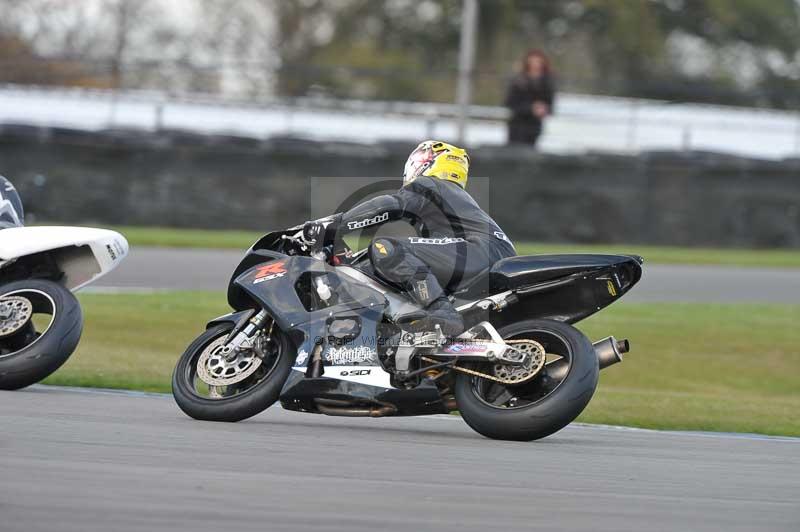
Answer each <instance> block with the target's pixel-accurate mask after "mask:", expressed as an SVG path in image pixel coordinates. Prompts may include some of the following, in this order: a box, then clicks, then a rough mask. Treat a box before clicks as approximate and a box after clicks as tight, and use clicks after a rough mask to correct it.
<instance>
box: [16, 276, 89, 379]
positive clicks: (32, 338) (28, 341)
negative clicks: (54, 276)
mask: <svg viewBox="0 0 800 532" xmlns="http://www.w3.org/2000/svg"><path fill="white" fill-rule="evenodd" d="M0 307H2V309H0V314H2V315H0V390H18V389H20V388H24V387H26V386H30V385H31V384H35V383H37V382H39V381H41V380H43V379H44V378H45V377H47V376H49V375H50V374H51V373H53V372H54V371H56V370H57V369H58V368H60V367H61V365H62V364H64V362H66V361H67V359H68V358H69V357H70V355H72V353H73V351H75V348H76V347H77V346H78V342H79V341H80V339H81V332H82V330H83V314H82V312H81V307H80V304H79V303H78V300H77V299H76V298H75V296H74V295H73V294H72V292H70V291H69V290H68V289H67V288H65V287H64V286H62V285H60V284H58V283H56V282H53V281H48V280H45V279H27V280H23V281H13V282H10V283H7V284H5V285H2V286H0ZM40 317H41V318H40Z"/></svg>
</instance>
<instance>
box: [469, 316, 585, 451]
mask: <svg viewBox="0 0 800 532" xmlns="http://www.w3.org/2000/svg"><path fill="white" fill-rule="evenodd" d="M498 332H499V333H500V335H501V336H502V337H503V339H506V340H507V339H511V338H514V339H532V340H536V341H537V342H539V343H541V344H542V345H543V346H544V347H545V350H546V351H547V352H548V353H553V354H557V355H560V356H562V357H563V358H562V359H561V360H559V361H558V362H555V363H553V364H552V365H545V367H544V368H543V369H542V371H541V373H539V374H538V375H537V376H536V377H534V378H533V379H532V380H531V381H530V382H527V383H523V384H521V385H516V386H505V385H495V386H501V387H503V389H501V390H500V391H499V393H498V391H497V390H492V392H491V393H487V392H486V391H485V390H487V388H488V387H490V386H493V384H492V383H491V381H489V380H488V379H484V378H480V377H474V376H471V375H467V374H463V373H460V374H458V376H457V377H456V384H455V390H454V392H455V396H456V402H457V404H458V409H459V410H460V411H461V416H462V418H463V419H464V421H465V422H466V423H467V424H468V425H469V426H470V427H472V428H473V429H474V430H475V431H476V432H478V433H480V434H483V435H484V436H486V437H488V438H493V439H498V440H515V441H531V440H537V439H540V438H544V437H546V436H549V435H550V434H553V433H554V432H557V431H559V430H561V429H562V428H564V427H565V426H567V425H568V424H569V423H571V422H572V421H573V420H574V419H575V418H576V417H578V415H580V413H581V412H583V409H584V408H586V405H588V404H589V401H590V400H591V398H592V395H593V394H594V391H595V389H596V388H597V380H598V376H599V367H598V362H597V356H596V355H595V352H594V347H592V344H591V342H590V341H589V339H588V338H586V336H584V334H583V333H582V332H580V331H579V330H578V329H576V328H575V327H573V326H571V325H569V324H567V323H562V322H558V321H553V320H526V321H522V322H518V323H513V324H510V325H507V326H505V327H503V328H501V329H500V330H499V331H498ZM475 369H478V370H480V368H479V367H476V368H475ZM495 395H496V396H497V397H498V399H497V401H498V404H493V403H492V402H491V401H489V400H487V397H494V396H495ZM505 398H507V399H505ZM504 399H505V402H503V403H499V401H503V400H504Z"/></svg>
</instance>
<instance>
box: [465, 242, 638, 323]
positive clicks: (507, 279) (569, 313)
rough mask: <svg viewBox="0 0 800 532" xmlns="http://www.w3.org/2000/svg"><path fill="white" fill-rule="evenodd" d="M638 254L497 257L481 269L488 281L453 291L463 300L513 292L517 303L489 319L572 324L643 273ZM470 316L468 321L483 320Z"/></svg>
mask: <svg viewBox="0 0 800 532" xmlns="http://www.w3.org/2000/svg"><path fill="white" fill-rule="evenodd" d="M642 262H643V260H642V258H641V257H639V256H636V255H578V254H574V255H529V256H520V257H510V258H507V259H503V260H501V261H498V262H497V263H496V264H495V265H494V266H492V268H491V269H490V270H489V271H488V272H487V273H486V274H484V275H485V276H487V277H488V282H486V280H484V281H483V282H476V283H473V285H472V287H471V288H470V289H468V290H466V291H464V292H461V293H458V294H456V298H457V299H458V301H459V302H460V303H461V302H468V301H471V300H475V299H477V298H480V297H483V296H486V295H490V294H496V293H499V292H504V291H507V290H511V291H513V292H514V293H515V294H516V295H517V297H519V298H520V302H519V303H517V304H516V305H513V306H511V307H509V309H508V310H506V311H504V312H503V313H502V314H500V315H499V316H498V315H495V316H493V317H491V319H492V321H496V322H499V323H507V322H511V321H515V320H517V319H533V318H548V319H555V320H558V321H565V322H567V323H575V322H577V321H580V320H582V319H584V318H586V317H588V316H591V315H592V314H594V313H595V312H597V311H599V310H601V309H602V308H604V307H606V306H608V305H610V304H611V303H613V302H614V301H616V300H617V299H619V298H620V297H622V296H623V295H625V293H627V292H628V291H629V290H630V289H631V288H632V287H633V285H635V284H636V283H637V282H638V281H639V280H640V279H641V276H642V266H641V265H642ZM485 318H486V316H483V317H473V319H472V320H470V321H475V320H478V319H485Z"/></svg>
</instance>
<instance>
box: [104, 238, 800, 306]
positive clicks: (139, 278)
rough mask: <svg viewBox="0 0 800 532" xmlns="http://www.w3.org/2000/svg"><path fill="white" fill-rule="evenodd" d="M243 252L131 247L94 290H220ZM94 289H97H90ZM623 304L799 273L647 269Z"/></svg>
mask: <svg viewBox="0 0 800 532" xmlns="http://www.w3.org/2000/svg"><path fill="white" fill-rule="evenodd" d="M243 254H244V250H243V251H235V250H204V249H169V248H146V247H136V248H134V249H133V250H132V251H131V254H130V256H129V257H128V258H126V259H125V261H124V262H123V263H122V264H121V265H120V267H119V268H118V269H117V270H116V271H114V272H112V273H111V274H110V275H108V276H107V277H104V278H103V279H101V280H100V281H99V283H98V285H100V286H99V289H100V290H103V289H108V288H123V289H137V288H142V289H164V290H219V291H224V290H226V288H227V283H228V280H229V278H230V275H231V273H232V272H233V269H234V267H235V266H236V264H238V262H239V260H240V259H241V257H242V255H243ZM93 289H95V290H97V289H98V287H93ZM625 301H648V302H649V301H668V302H670V301H672V302H675V301H681V302H708V303H734V302H764V303H798V302H800V270H791V269H778V268H737V267H725V266H678V265H651V264H648V263H646V262H645V271H644V276H643V278H642V281H641V282H640V283H639V284H638V285H637V286H636V287H635V288H634V289H633V290H632V291H631V293H630V294H628V295H626V296H625Z"/></svg>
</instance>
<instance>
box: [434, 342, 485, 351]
mask: <svg viewBox="0 0 800 532" xmlns="http://www.w3.org/2000/svg"><path fill="white" fill-rule="evenodd" d="M484 351H486V347H485V346H483V345H481V344H450V345H448V346H447V347H445V348H444V352H445V353H483V352H484Z"/></svg>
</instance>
